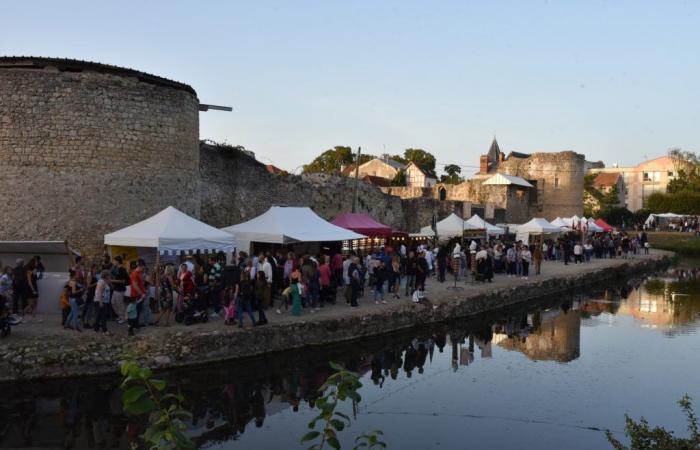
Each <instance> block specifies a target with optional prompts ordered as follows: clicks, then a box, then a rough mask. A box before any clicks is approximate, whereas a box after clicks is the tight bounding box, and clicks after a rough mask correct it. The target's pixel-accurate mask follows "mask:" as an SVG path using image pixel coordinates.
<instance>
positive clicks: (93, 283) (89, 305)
mask: <svg viewBox="0 0 700 450" xmlns="http://www.w3.org/2000/svg"><path fill="white" fill-rule="evenodd" d="M97 270H98V269H97V264H91V265H90V270H89V271H88V273H87V276H86V277H85V283H86V285H85V289H86V290H87V293H86V295H85V306H83V317H82V319H83V328H92V327H93V326H94V325H95V324H94V322H93V323H90V321H91V320H93V321H94V320H95V317H96V316H97V311H96V310H95V307H96V305H95V304H94V303H95V290H96V289H97V282H98V280H99V278H100V276H101V274H100V273H99V272H98V271H97Z"/></svg>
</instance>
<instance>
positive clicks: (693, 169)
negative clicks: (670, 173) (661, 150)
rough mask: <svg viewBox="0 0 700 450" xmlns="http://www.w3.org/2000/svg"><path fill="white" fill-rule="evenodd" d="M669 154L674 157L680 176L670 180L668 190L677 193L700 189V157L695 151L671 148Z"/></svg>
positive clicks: (674, 163)
mask: <svg viewBox="0 0 700 450" xmlns="http://www.w3.org/2000/svg"><path fill="white" fill-rule="evenodd" d="M668 156H670V157H671V159H673V165H674V167H675V169H676V172H677V173H678V176H677V177H675V178H674V179H672V180H670V181H669V182H668V186H667V187H666V192H668V193H669V194H675V193H678V192H685V191H690V192H698V191H700V158H698V156H697V155H696V154H695V153H693V152H689V151H683V150H681V149H680V148H672V149H670V150H669V151H668Z"/></svg>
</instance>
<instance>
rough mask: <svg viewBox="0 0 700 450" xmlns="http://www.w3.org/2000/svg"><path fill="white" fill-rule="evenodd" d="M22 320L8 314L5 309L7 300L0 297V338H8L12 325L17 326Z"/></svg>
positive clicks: (7, 310) (7, 309) (6, 308)
mask: <svg viewBox="0 0 700 450" xmlns="http://www.w3.org/2000/svg"><path fill="white" fill-rule="evenodd" d="M20 322H22V318H21V317H20V316H17V315H15V314H10V311H9V308H8V307H7V300H6V299H5V297H3V296H2V295H0V337H6V336H9V335H10V333H11V332H12V326H13V325H19V323H20Z"/></svg>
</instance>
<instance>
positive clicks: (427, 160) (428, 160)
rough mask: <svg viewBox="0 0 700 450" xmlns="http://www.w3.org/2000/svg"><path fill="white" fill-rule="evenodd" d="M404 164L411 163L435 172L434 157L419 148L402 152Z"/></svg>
mask: <svg viewBox="0 0 700 450" xmlns="http://www.w3.org/2000/svg"><path fill="white" fill-rule="evenodd" d="M403 159H404V164H405V163H408V162H409V161H412V162H414V163H416V164H420V165H423V166H425V167H427V168H428V169H430V170H435V164H436V161H435V156H433V155H432V153H428V152H426V151H425V150H423V149H421V148H407V149H406V150H404V152H403Z"/></svg>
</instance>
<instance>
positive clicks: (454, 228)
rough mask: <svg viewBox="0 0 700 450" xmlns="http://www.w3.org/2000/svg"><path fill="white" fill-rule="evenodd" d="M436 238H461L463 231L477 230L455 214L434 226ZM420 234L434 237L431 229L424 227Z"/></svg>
mask: <svg viewBox="0 0 700 450" xmlns="http://www.w3.org/2000/svg"><path fill="white" fill-rule="evenodd" d="M436 228H437V234H438V238H440V239H443V238H444V239H449V238H452V237H455V236H461V235H462V233H464V231H465V230H477V229H478V228H477V227H475V226H474V225H471V224H469V223H467V221H466V220H463V219H462V218H461V217H459V216H458V215H457V214H455V213H452V214H450V215H449V216H447V217H445V218H444V219H442V220H441V221H439V222H438V223H437V224H436ZM420 234H421V235H423V236H434V235H435V233H434V232H433V229H432V227H430V226H425V227H423V228H421V230H420Z"/></svg>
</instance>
